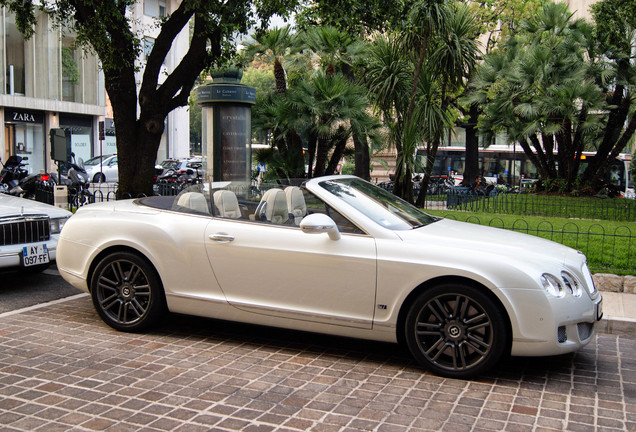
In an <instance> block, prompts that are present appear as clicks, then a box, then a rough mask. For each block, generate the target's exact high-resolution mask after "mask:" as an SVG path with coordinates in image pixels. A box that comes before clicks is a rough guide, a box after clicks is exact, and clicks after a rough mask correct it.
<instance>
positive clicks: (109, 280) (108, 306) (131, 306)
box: [91, 252, 166, 332]
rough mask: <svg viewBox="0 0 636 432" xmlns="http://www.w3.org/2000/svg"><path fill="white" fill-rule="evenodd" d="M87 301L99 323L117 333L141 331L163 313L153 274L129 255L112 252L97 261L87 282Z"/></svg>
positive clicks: (162, 300) (148, 266)
mask: <svg viewBox="0 0 636 432" xmlns="http://www.w3.org/2000/svg"><path fill="white" fill-rule="evenodd" d="M91 297H92V299H93V305H94V306H95V309H96V310H97V313H99V316H100V317H101V318H102V320H104V322H105V323H106V324H108V325H109V326H111V327H112V328H114V329H116V330H120V331H127V332H138V331H142V330H145V329H147V328H149V327H151V326H152V325H153V324H155V322H156V321H157V319H159V318H160V317H161V316H162V315H163V314H164V313H165V312H166V304H165V297H164V292H163V287H162V285H161V281H160V279H159V276H158V275H157V272H156V271H155V269H154V267H153V266H152V265H151V264H150V263H148V261H146V260H145V259H144V258H141V257H140V256H139V255H137V254H134V253H131V252H114V253H112V254H110V255H107V256H105V257H104V258H102V259H101V260H100V261H99V263H98V264H97V267H95V271H94V272H93V276H92V278H91Z"/></svg>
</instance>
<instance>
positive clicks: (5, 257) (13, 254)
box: [0, 237, 57, 269]
mask: <svg viewBox="0 0 636 432" xmlns="http://www.w3.org/2000/svg"><path fill="white" fill-rule="evenodd" d="M42 243H45V244H46V248H47V249H48V252H49V262H53V261H55V259H56V256H57V254H56V252H57V238H54V237H51V238H50V239H49V240H46V241H42V242H37V243H24V244H15V245H8V246H0V269H12V268H22V261H21V260H20V257H21V256H22V249H23V248H24V247H25V246H26V247H29V246H34V245H36V244H42ZM25 268H26V269H28V267H25Z"/></svg>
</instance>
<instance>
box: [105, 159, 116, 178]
mask: <svg viewBox="0 0 636 432" xmlns="http://www.w3.org/2000/svg"><path fill="white" fill-rule="evenodd" d="M103 169H104V176H105V177H106V181H108V182H116V181H118V180H119V171H118V166H117V156H114V157H113V158H112V159H111V160H109V161H108V163H107V164H106V166H105V167H104V168H103Z"/></svg>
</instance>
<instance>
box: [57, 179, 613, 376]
mask: <svg viewBox="0 0 636 432" xmlns="http://www.w3.org/2000/svg"><path fill="white" fill-rule="evenodd" d="M57 260H58V268H59V270H60V272H61V273H62V275H63V277H64V278H65V279H66V280H67V281H69V282H70V283H72V284H73V285H74V286H76V287H77V288H79V289H81V290H84V291H86V292H89V293H90V294H91V296H92V299H93V303H94V305H95V308H96V310H97V312H98V313H99V315H100V316H101V318H102V319H103V320H104V321H105V322H106V323H107V324H108V325H110V326H112V327H113V328H115V329H118V330H124V331H140V330H142V329H145V328H147V327H148V326H150V325H152V324H153V323H154V322H156V320H157V319H158V318H159V317H161V316H162V314H164V313H166V312H167V311H172V312H178V313H185V314H192V315H199V316H205V317H213V318H219V319H225V320H233V321H243V322H249V323H256V324H262V325H269V326H279V327H286V328H292V329H298V330H305V331H312V332H322V333H329V334H334V335H341V336H349V337H356V338H367V339H373V340H378V341H391V342H398V341H399V342H404V343H406V344H407V346H408V347H409V349H410V351H411V352H412V354H413V356H414V357H415V358H416V359H417V361H418V362H420V363H421V364H422V365H424V366H425V367H426V368H428V369H430V370H431V371H434V372H436V373H438V374H441V375H445V376H452V377H467V376H471V375H475V374H479V373H482V372H484V371H485V370H487V369H489V368H491V367H492V366H493V365H495V363H496V362H497V361H498V360H499V359H500V358H501V357H502V356H503V355H506V354H512V355H520V356H545V355H554V354H562V353H567V352H571V351H574V350H577V349H579V348H581V347H583V346H584V345H585V344H586V343H588V342H589V341H590V340H591V339H592V337H593V335H594V331H595V324H596V323H597V322H598V320H600V319H601V316H602V307H601V305H602V299H601V296H600V295H599V293H598V291H597V290H596V289H595V288H594V284H593V282H592V278H591V275H590V272H589V270H588V268H587V264H586V260H585V257H584V256H583V255H582V254H581V253H580V252H577V251H575V250H572V249H570V248H567V247H564V246H561V245H559V244H557V243H553V242H550V241H547V240H543V239H540V238H537V237H533V236H529V235H525V234H519V233H514V232H509V231H504V230H501V229H497V228H487V227H481V226H476V225H471V224H467V223H461V222H456V221H452V220H446V219H439V218H436V217H433V216H430V215H428V214H426V213H423V212H422V211H420V210H418V209H417V208H415V207H413V206H411V205H409V204H408V203H406V202H404V201H402V200H400V199H398V198H397V197H395V196H394V195H392V194H391V193H388V192H385V191H384V190H382V189H380V188H378V187H376V186H374V185H372V184H370V183H368V182H365V181H363V180H361V179H359V178H357V177H352V176H333V177H321V178H316V179H312V180H309V181H307V182H305V183H304V184H303V185H302V186H301V187H295V186H289V187H284V186H281V187H276V188H272V189H269V190H267V191H259V190H255V189H254V188H250V187H243V186H242V185H237V184H234V183H223V184H215V183H211V184H206V185H199V186H196V187H193V188H190V189H188V190H187V191H184V192H182V193H181V194H180V195H178V196H176V197H150V198H141V199H136V200H128V201H118V202H114V203H113V202H111V203H102V204H94V205H89V206H86V207H83V208H81V209H80V210H79V211H78V212H77V213H76V214H75V215H74V216H73V217H72V218H71V219H70V220H69V221H68V222H67V223H66V225H65V226H64V229H63V230H62V233H61V236H60V241H59V245H58V257H57Z"/></svg>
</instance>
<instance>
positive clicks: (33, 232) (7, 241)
mask: <svg viewBox="0 0 636 432" xmlns="http://www.w3.org/2000/svg"><path fill="white" fill-rule="evenodd" d="M50 237H51V224H50V221H49V218H48V217H47V216H25V217H15V218H7V219H0V246H8V245H15V244H22V243H36V242H41V241H46V240H48V239H49V238H50Z"/></svg>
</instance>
